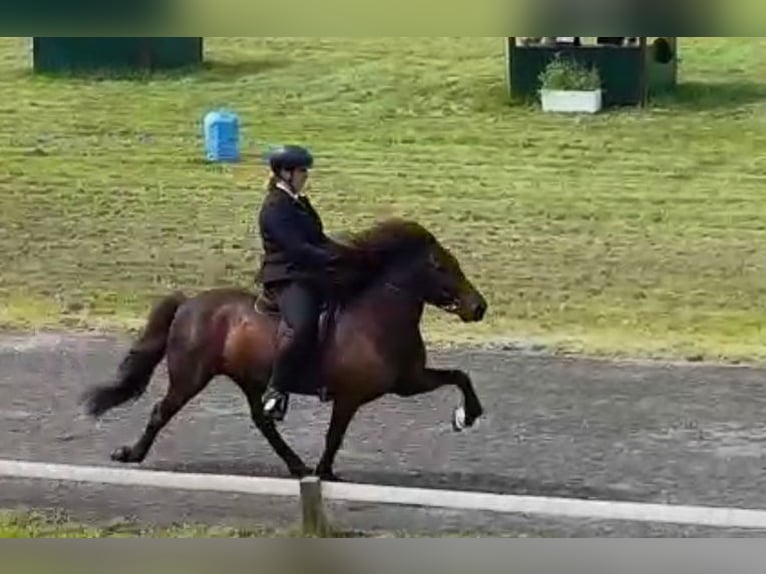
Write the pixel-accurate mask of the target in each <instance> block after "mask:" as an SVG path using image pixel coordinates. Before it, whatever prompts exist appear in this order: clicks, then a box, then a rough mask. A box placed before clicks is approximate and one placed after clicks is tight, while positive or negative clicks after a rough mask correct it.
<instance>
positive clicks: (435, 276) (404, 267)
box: [350, 219, 487, 322]
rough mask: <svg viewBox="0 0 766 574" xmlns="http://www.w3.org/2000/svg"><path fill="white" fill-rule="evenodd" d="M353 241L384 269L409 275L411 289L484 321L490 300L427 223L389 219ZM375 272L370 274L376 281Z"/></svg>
mask: <svg viewBox="0 0 766 574" xmlns="http://www.w3.org/2000/svg"><path fill="white" fill-rule="evenodd" d="M350 242H351V243H352V244H353V245H355V246H356V247H357V248H360V249H362V250H363V251H364V252H365V253H367V254H368V255H370V257H371V258H372V259H373V260H374V261H377V262H378V265H376V267H377V269H378V270H379V271H381V272H385V273H388V272H394V273H395V275H398V276H399V277H407V278H408V279H409V281H408V287H407V288H408V289H412V290H414V291H416V292H417V293H418V294H419V296H420V297H422V298H423V300H424V301H425V302H426V303H428V304H431V305H434V306H435V307H438V308H440V309H442V310H444V311H446V312H448V313H452V314H454V315H457V316H458V317H460V319H462V320H463V321H466V322H469V321H471V322H473V321H481V320H482V319H483V318H484V314H485V313H486V311H487V301H486V300H485V299H484V296H483V295H482V294H481V293H480V292H479V290H478V289H476V287H474V286H473V284H472V283H471V282H470V281H469V280H468V279H467V278H466V276H465V274H464V273H463V270H462V269H461V268H460V264H459V263H458V261H457V259H456V258H455V257H454V256H453V255H452V253H450V252H449V250H447V249H446V248H445V247H444V246H442V245H441V244H440V243H439V241H438V240H437V239H436V238H435V237H434V236H433V235H432V234H431V233H430V232H429V231H428V230H426V229H425V228H424V227H423V226H421V225H420V224H418V223H415V222H412V221H406V220H400V219H389V220H386V221H383V222H380V223H378V224H377V225H375V226H374V227H372V228H370V229H368V230H365V231H363V232H361V233H359V234H357V235H355V236H354V237H353V238H352V239H350ZM375 276H377V274H376V273H373V274H372V275H371V276H367V280H368V281H374V279H373V277H375Z"/></svg>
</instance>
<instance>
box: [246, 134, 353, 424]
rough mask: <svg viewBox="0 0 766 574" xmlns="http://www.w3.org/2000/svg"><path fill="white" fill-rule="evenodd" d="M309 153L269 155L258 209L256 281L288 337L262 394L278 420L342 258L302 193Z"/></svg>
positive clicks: (289, 150) (294, 150) (285, 150)
mask: <svg viewBox="0 0 766 574" xmlns="http://www.w3.org/2000/svg"><path fill="white" fill-rule="evenodd" d="M313 165H314V158H313V157H312V155H311V152H309V150H307V149H306V148H304V147H302V146H296V145H289V146H284V147H282V148H280V149H278V150H277V151H275V152H273V153H272V154H271V156H270V166H271V172H272V175H271V178H270V179H269V182H268V185H267V193H266V197H265V199H264V201H263V204H262V206H261V211H260V214H259V225H260V234H261V241H262V244H263V250H264V257H263V261H262V266H261V271H260V281H261V282H262V283H263V284H264V287H265V288H266V289H268V290H269V291H271V292H272V293H273V294H274V295H275V296H276V299H277V302H278V304H279V309H280V314H281V317H282V323H283V324H282V325H280V330H282V329H283V328H284V327H288V332H289V331H292V337H288V339H287V341H286V344H284V345H278V349H277V357H276V359H275V361H274V368H273V370H272V376H271V379H270V380H269V383H268V386H267V387H266V392H265V393H264V395H263V412H264V415H266V416H268V417H270V418H272V419H274V420H282V419H283V418H284V416H285V413H286V412H287V397H288V394H287V391H286V389H287V387H288V385H289V383H290V382H292V381H294V380H296V379H295V378H296V377H299V376H301V375H302V373H301V369H302V368H303V367H304V366H305V365H307V364H308V363H309V358H310V357H311V355H312V353H313V351H314V348H315V346H316V343H317V331H318V323H319V314H320V310H321V308H322V303H323V302H324V301H325V300H326V299H327V297H328V296H329V295H330V293H329V292H328V286H329V281H328V279H329V275H330V273H331V271H332V269H333V268H334V267H336V266H337V265H339V264H340V263H342V262H344V261H345V260H346V259H345V254H344V251H343V250H342V247H341V246H339V245H338V244H336V243H335V242H333V241H332V240H330V239H329V238H328V237H327V236H326V235H325V233H324V231H323V225H322V221H321V219H320V217H319V214H318V213H317V212H316V211H315V210H314V208H313V206H312V205H311V203H310V202H309V199H308V197H306V195H305V194H304V193H303V189H304V186H305V184H306V180H307V179H308V175H309V170H310V169H311V168H312V167H313Z"/></svg>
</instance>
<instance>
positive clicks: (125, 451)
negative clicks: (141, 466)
mask: <svg viewBox="0 0 766 574" xmlns="http://www.w3.org/2000/svg"><path fill="white" fill-rule="evenodd" d="M111 458H112V460H113V461H114V462H122V463H126V464H127V463H131V462H141V461H140V460H136V457H135V456H133V449H132V448H130V447H129V446H121V447H120V448H118V449H115V450H114V452H112V457H111Z"/></svg>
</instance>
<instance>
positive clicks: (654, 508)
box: [0, 460, 766, 529]
mask: <svg viewBox="0 0 766 574" xmlns="http://www.w3.org/2000/svg"><path fill="white" fill-rule="evenodd" d="M0 477H3V478H27V479H38V480H60V481H69V482H86V483H100V484H116V485H124V486H145V487H153V488H166V489H174V490H200V491H212V492H229V493H241V494H254V495H266V496H288V497H296V498H297V497H300V485H299V482H298V481H297V480H291V479H281V478H259V477H250V476H231V475H220V474H189V473H179V472H161V471H153V470H139V469H123V468H111V467H93V466H79V465H78V466H74V465H65V464H50V463H37V462H22V461H14V460H0ZM322 492H323V496H324V498H325V499H327V500H343V501H347V502H368V503H377V504H397V505H404V506H416V507H433V508H449V509H454V510H479V511H488V512H496V513H508V514H524V515H529V514H537V515H545V516H552V517H567V518H587V519H601V520H623V521H632V522H651V523H669V524H686V525H695V526H711V527H720V528H755V529H766V511H765V510H750V509H740V508H721V507H702V506H671V505H663V504H643V503H633V502H613V501H600V500H598V501H597V500H577V499H568V498H542V497H531V496H513V495H506V494H489V493H482V492H464V491H450V490H432V489H424V488H402V487H395V486H377V485H367V484H351V483H323V485H322Z"/></svg>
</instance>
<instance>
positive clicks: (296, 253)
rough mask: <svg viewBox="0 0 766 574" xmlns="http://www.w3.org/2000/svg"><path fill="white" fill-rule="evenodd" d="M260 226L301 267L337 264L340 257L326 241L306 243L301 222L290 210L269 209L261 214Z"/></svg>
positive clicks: (320, 267) (324, 266)
mask: <svg viewBox="0 0 766 574" xmlns="http://www.w3.org/2000/svg"><path fill="white" fill-rule="evenodd" d="M261 225H262V226H263V228H264V230H265V231H266V232H267V233H268V234H269V235H271V237H273V238H274V241H276V242H277V243H278V244H279V245H280V246H281V247H282V249H284V250H285V251H286V252H287V254H288V255H289V256H290V258H291V259H294V260H296V261H299V262H300V263H302V264H303V265H306V266H309V267H314V268H319V269H324V268H326V267H327V266H329V265H333V264H335V263H337V262H338V260H339V257H340V255H339V254H338V253H337V252H336V251H335V250H334V249H333V248H332V244H331V243H330V242H329V241H328V242H326V243H323V244H315V243H311V242H309V241H307V239H306V237H305V235H304V234H303V233H302V229H301V222H300V220H298V219H297V218H295V217H293V212H292V210H290V209H271V210H269V211H267V212H266V213H264V214H263V219H262V221H261Z"/></svg>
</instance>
